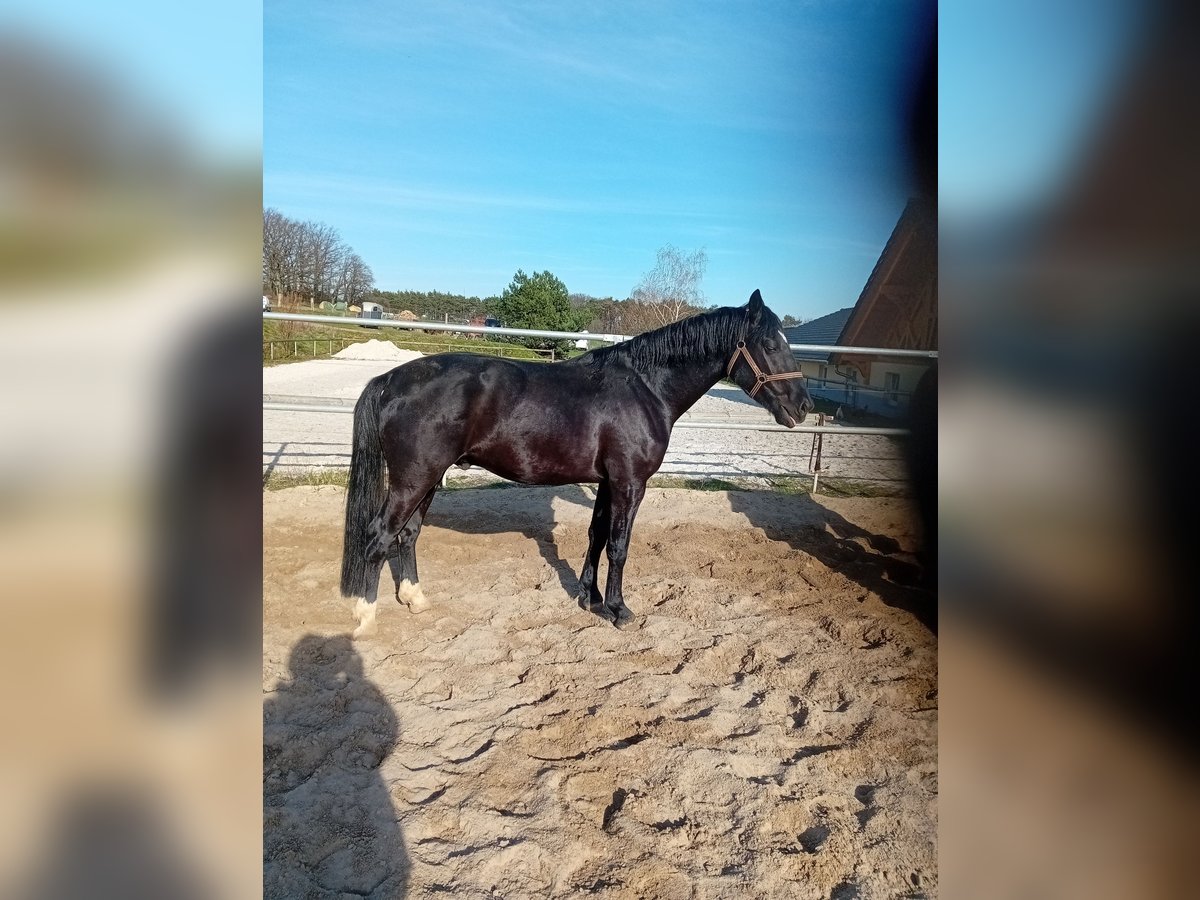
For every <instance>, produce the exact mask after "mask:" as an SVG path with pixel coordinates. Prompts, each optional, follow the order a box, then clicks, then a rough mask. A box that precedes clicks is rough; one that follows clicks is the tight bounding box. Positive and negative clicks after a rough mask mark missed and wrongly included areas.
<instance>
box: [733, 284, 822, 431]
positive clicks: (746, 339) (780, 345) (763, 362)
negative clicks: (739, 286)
mask: <svg viewBox="0 0 1200 900" xmlns="http://www.w3.org/2000/svg"><path fill="white" fill-rule="evenodd" d="M742 334H743V337H742V339H741V340H740V341H738V344H737V347H736V348H735V349H734V351H733V355H732V356H731V357H730V359H729V366H728V367H727V369H726V374H727V375H728V376H729V377H730V378H731V379H733V381H734V383H735V384H737V386H738V387H740V388H741V389H742V390H744V391H745V392H746V393H747V394H749V395H750V396H751V397H753V398H754V399H755V400H757V401H758V402H759V403H761V404H762V405H763V406H765V407H766V408H767V409H768V410H770V412H771V414H772V415H773V416H775V421H776V422H778V423H779V424H780V425H786V426H787V427H788V428H794V427H795V426H797V425H799V424H800V423H801V422H803V421H804V417H805V416H806V415H808V412H809V410H811V409H812V408H813V402H812V398H811V397H809V396H808V391H807V390H806V389H805V387H804V380H803V376H801V374H800V369H799V367H798V366H797V365H796V357H795V356H793V355H792V351H791V350H790V349H788V340H787V337H786V336H784V333H783V325H782V324H781V323H780V321H779V317H778V316H776V315H775V313H773V312H771V310H769V309H767V306H766V304H765V303H763V299H762V295H761V294H760V293H759V292H758V291H755V292H754V293H753V294H751V295H750V302H749V303H747V304H746V326H745V330H744V331H743V332H742Z"/></svg>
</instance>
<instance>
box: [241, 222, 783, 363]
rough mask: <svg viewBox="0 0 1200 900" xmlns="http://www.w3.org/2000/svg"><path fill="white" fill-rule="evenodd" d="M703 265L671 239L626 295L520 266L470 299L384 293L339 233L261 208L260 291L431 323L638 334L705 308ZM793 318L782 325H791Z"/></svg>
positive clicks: (531, 342) (700, 257) (699, 256)
mask: <svg viewBox="0 0 1200 900" xmlns="http://www.w3.org/2000/svg"><path fill="white" fill-rule="evenodd" d="M707 266H708V256H707V254H706V253H705V251H704V250H693V251H690V252H685V251H683V250H680V249H678V248H676V247H674V246H671V245H670V244H668V245H666V246H665V247H662V248H660V249H659V251H658V253H657V255H656V258H655V264H654V267H653V268H652V269H650V270H649V271H648V272H646V273H645V274H644V275H643V276H642V278H641V280H640V281H639V282H638V283H637V285H636V286H635V287H634V288H633V290H632V291H631V292H630V294H629V296H628V297H627V298H625V299H622V300H618V299H615V298H613V297H603V298H601V297H592V296H589V295H587V294H580V293H570V292H569V291H568V290H567V287H566V285H565V284H564V283H563V282H562V281H561V280H560V279H559V278H558V277H557V276H555V275H554V274H553V273H552V272H548V271H547V272H534V273H533V274H532V275H527V274H526V273H525V272H524V271H522V270H517V272H516V274H514V276H513V278H512V281H511V282H510V283H509V285H508V287H507V288H505V289H504V291H503V292H502V293H501V294H499V295H496V296H490V297H468V296H464V295H462V294H449V293H443V292H441V291H412V290H407V291H381V290H377V289H376V288H375V286H374V275H373V274H372V272H371V268H370V266H368V265H367V264H366V263H365V262H364V261H363V260H362V258H361V257H360V256H359V255H358V254H357V253H355V252H354V251H353V249H351V248H350V247H348V246H347V245H346V244H345V243H344V242H343V241H342V239H341V237H340V236H339V234H338V232H337V230H336V229H335V228H332V227H330V226H328V225H325V224H323V223H320V222H300V221H297V220H295V219H291V218H288V217H287V216H285V215H283V214H282V213H281V212H279V211H278V210H276V209H264V210H263V291H264V292H266V293H269V294H271V295H273V296H274V298H275V299H276V300H278V301H281V302H283V303H303V304H307V305H308V306H310V307H314V308H315V307H316V306H317V305H318V304H320V303H321V302H323V301H329V302H332V303H339V302H340V303H345V304H346V305H347V306H350V305H352V304H361V303H362V302H363V301H364V300H371V301H374V302H376V303H379V304H381V305H382V306H384V307H385V308H386V309H388V310H389V311H390V312H392V313H396V314H398V313H402V312H409V313H412V314H413V315H415V316H417V317H418V318H419V319H423V320H426V321H432V322H452V323H460V324H467V323H469V322H471V321H472V320H479V319H481V318H483V319H486V318H496V319H499V320H500V321H501V322H502V323H503V324H504V325H507V326H509V327H512V328H532V329H538V330H545V331H572V332H577V331H588V332H591V333H593V334H628V335H633V334H641V333H642V332H644V331H650V330H651V329H654V328H659V327H661V326H663V325H668V324H670V323H671V322H677V321H679V320H680V319H683V318H686V317H687V316H690V315H694V314H696V313H698V312H702V311H703V310H705V309H707V308H709V305H708V302H707V299H706V298H705V296H704V293H703V291H702V290H701V282H702V281H703V280H704V273H705V270H706V269H707ZM795 323H796V320H795V319H793V318H792V317H791V316H787V317H785V319H784V324H785V325H789V324H795ZM521 343H524V344H526V345H527V346H531V347H552V346H553V347H557V348H559V349H562V347H564V346H566V345H565V344H564V343H563V342H560V341H548V340H539V339H522V340H521Z"/></svg>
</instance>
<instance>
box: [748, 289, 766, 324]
mask: <svg viewBox="0 0 1200 900" xmlns="http://www.w3.org/2000/svg"><path fill="white" fill-rule="evenodd" d="M746 309H747V310H748V311H749V313H750V321H751V322H757V321H758V320H759V318H760V317H761V316H762V312H763V298H762V294H760V293H759V292H758V289H757V288H755V289H754V293H753V294H751V295H750V302H749V303H747V304H746Z"/></svg>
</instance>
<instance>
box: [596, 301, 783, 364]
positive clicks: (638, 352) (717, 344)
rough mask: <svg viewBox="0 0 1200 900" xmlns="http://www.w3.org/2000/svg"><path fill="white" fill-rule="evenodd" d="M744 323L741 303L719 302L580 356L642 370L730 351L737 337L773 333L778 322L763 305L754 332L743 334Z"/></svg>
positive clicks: (778, 326) (597, 362)
mask: <svg viewBox="0 0 1200 900" xmlns="http://www.w3.org/2000/svg"><path fill="white" fill-rule="evenodd" d="M746 327H747V319H746V308H745V307H744V306H721V307H718V308H717V309H712V310H709V311H707V312H702V313H698V314H696V315H694V316H689V317H688V318H686V319H680V320H679V321H678V322H672V323H671V324H670V325H664V326H663V327H662V328H656V329H654V331H647V332H645V333H644V334H639V335H637V336H636V337H633V338H630V339H629V340H627V341H624V342H622V343H620V344H613V345H612V346H610V347H601V348H599V349H597V350H593V351H592V352H591V353H588V354H587V355H586V356H585V357H583V358H582V359H584V360H586V361H587V362H588V363H589V364H591V365H600V366H603V365H608V364H610V363H612V362H616V361H618V360H619V361H621V362H623V363H625V364H626V365H628V366H629V367H630V368H632V369H634V370H636V371H638V372H642V373H645V372H646V371H647V370H649V369H654V368H661V367H663V366H672V365H679V364H680V363H687V362H692V361H695V360H703V359H711V358H712V357H713V356H715V355H718V354H727V353H732V352H733V348H734V345H735V344H736V343H737V342H738V341H739V340H741V339H743V338H744V337H749V338H753V337H755V336H756V335H757V334H769V333H774V332H775V331H777V330H779V328H780V324H779V320H778V319H777V318H776V316H775V315H774V313H772V312H771V311H770V310H767V309H764V310H763V316H762V319H761V320H760V322H759V327H758V328H757V329H756V330H755V331H756V334H750V335H747V334H746V333H745V329H746Z"/></svg>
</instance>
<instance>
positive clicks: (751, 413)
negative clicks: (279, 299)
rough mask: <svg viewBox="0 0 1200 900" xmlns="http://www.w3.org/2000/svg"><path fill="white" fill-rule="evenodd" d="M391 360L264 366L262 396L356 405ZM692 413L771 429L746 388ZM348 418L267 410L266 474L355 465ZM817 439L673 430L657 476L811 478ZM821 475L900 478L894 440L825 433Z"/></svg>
mask: <svg viewBox="0 0 1200 900" xmlns="http://www.w3.org/2000/svg"><path fill="white" fill-rule="evenodd" d="M395 365H396V363H395V361H394V360H388V361H378V360H351V359H321V360H309V361H306V362H299V363H289V364H287V365H281V366H273V367H270V368H265V369H263V394H264V396H271V397H273V398H277V399H279V398H289V397H290V398H305V399H306V401H307V402H314V401H315V402H318V403H321V404H337V403H339V402H341V403H344V404H346V405H347V406H352V401H353V400H354V399H356V398H357V397H358V395H359V393H360V392H361V391H362V388H363V385H365V384H366V383H367V381H369V380H370V379H371V378H372V377H374V376H375V375H378V374H381V373H383V372H386V371H388V370H389V369H391V368H393V367H394V366H395ZM688 416H689V417H690V418H693V419H701V420H706V421H721V422H737V423H742V424H755V423H757V424H763V425H770V424H774V420H773V419H772V418H771V416H770V415H769V414H768V413H767V412H766V410H764V409H763V408H762V407H760V406H759V405H758V404H757V403H755V402H754V401H753V400H751V399H750V398H749V397H747V396H746V395H745V394H744V393H743V392H742V391H740V390H738V389H736V388H732V387H729V386H725V385H718V386H717V387H715V388H713V389H712V390H711V391H709V392H708V394H707V395H705V396H704V397H702V398H701V399H700V401H699V402H698V403H697V404H696V405H695V406H694V407H692V409H691V411H690V412H689V413H688ZM350 420H351V417H350V415H348V414H346V413H324V412H321V413H317V412H295V411H291V410H288V411H282V410H263V471H264V472H267V471H271V472H280V473H301V472H307V471H313V470H321V469H330V468H345V467H347V466H348V465H349V464H350V434H351V432H350V425H351V421H350ZM813 440H814V436H813V435H811V434H805V433H796V432H770V431H740V430H736V431H734V430H716V429H699V428H676V429H675V431H674V433H673V434H672V437H671V444H670V447H669V448H668V450H667V457H666V460H665V461H664V462H663V466H662V468H661V469H660V470H659V473H660V474H662V475H679V476H687V477H725V478H728V477H735V476H736V477H739V478H747V479H765V478H772V477H779V476H786V475H799V476H809V475H811V469H810V465H809V459H810V452H811V450H812V447H813ZM821 460H822V463H821V475H822V477H835V478H855V479H863V480H870V481H878V482H884V483H894V482H897V481H900V480H901V479H902V478H903V469H902V463H901V460H900V446H899V443H898V442H897V440H895V439H892V438H888V437H879V436H873V435H837V436H834V435H826V436H825V438H824V444H823V449H822V456H821ZM449 477H450V478H451V479H452V480H456V481H457V480H463V479H467V480H475V479H480V480H492V479H494V478H495V476H492V475H491V474H490V473H487V472H482V471H481V470H478V469H471V470H468V471H462V470H460V469H451V470H450V475H449Z"/></svg>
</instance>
